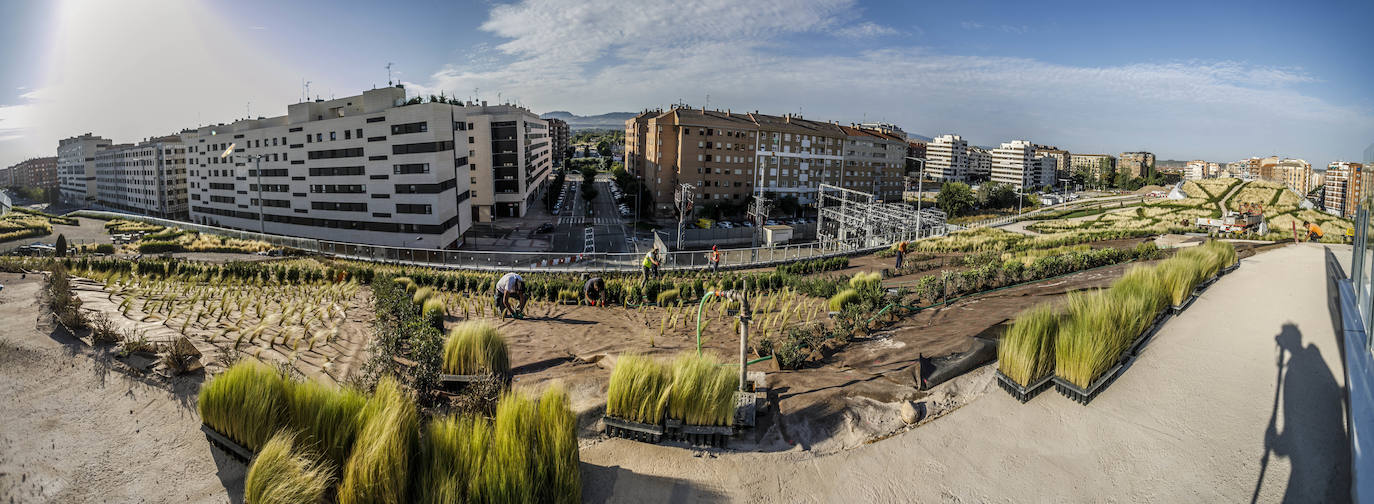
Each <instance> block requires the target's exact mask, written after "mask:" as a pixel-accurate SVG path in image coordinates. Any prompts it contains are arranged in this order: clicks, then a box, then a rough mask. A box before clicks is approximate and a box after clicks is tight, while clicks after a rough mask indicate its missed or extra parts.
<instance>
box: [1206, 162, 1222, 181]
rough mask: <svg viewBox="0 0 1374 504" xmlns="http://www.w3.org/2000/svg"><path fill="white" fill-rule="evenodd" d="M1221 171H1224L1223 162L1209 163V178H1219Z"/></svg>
mask: <svg viewBox="0 0 1374 504" xmlns="http://www.w3.org/2000/svg"><path fill="white" fill-rule="evenodd" d="M1221 173H1222V172H1221V164H1220V163H1210V162H1209V163H1207V177H1208V178H1217V177H1220V176H1221Z"/></svg>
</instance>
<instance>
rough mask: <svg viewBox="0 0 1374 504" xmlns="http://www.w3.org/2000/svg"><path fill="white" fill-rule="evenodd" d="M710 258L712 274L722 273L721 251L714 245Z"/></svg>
mask: <svg viewBox="0 0 1374 504" xmlns="http://www.w3.org/2000/svg"><path fill="white" fill-rule="evenodd" d="M709 257H710V259H711V272H712V273H714V272H716V271H720V249H718V248H716V246H715V245H712V246H711V253H710V254H709Z"/></svg>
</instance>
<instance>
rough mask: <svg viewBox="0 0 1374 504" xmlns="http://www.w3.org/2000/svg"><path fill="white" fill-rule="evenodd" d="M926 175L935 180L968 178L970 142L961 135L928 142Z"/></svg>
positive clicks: (939, 137) (944, 136) (937, 138)
mask: <svg viewBox="0 0 1374 504" xmlns="http://www.w3.org/2000/svg"><path fill="white" fill-rule="evenodd" d="M926 176H928V177H930V178H932V179H935V180H946V181H966V180H968V177H969V154H968V142H967V141H965V140H964V139H963V138H962V137H960V136H959V135H941V136H938V137H935V138H933V139H931V141H930V143H928V144H926Z"/></svg>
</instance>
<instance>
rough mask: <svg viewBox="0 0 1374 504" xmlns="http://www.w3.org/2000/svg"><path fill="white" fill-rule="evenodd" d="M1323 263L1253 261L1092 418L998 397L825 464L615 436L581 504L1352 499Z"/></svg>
mask: <svg viewBox="0 0 1374 504" xmlns="http://www.w3.org/2000/svg"><path fill="white" fill-rule="evenodd" d="M1347 250H1348V249H1347ZM1341 253H1342V252H1341V251H1339V250H1337V251H1335V254H1337V255H1340V254H1341ZM1346 254H1348V252H1346ZM1325 263H1326V261H1325V253H1324V250H1323V248H1322V247H1321V246H1317V245H1308V244H1303V245H1296V246H1289V247H1284V248H1281V249H1278V250H1274V251H1270V252H1265V253H1261V254H1259V255H1257V256H1254V257H1251V258H1248V259H1245V260H1243V261H1242V266H1241V268H1240V269H1239V270H1237V271H1235V272H1234V273H1231V274H1230V275H1227V276H1226V277H1224V278H1222V279H1221V280H1219V281H1218V282H1217V283H1216V284H1215V285H1213V286H1212V287H1211V288H1210V289H1208V290H1207V291H1206V292H1205V294H1203V295H1202V296H1201V297H1200V298H1199V299H1198V300H1197V302H1195V303H1193V305H1192V306H1191V307H1190V308H1189V309H1188V310H1187V311H1186V312H1184V313H1183V314H1181V315H1180V316H1178V317H1175V318H1173V319H1172V320H1170V321H1169V322H1168V323H1167V324H1166V325H1165V326H1164V328H1163V329H1162V330H1161V331H1160V332H1159V334H1158V335H1157V336H1156V337H1155V339H1154V340H1153V341H1152V342H1150V344H1149V345H1148V346H1147V347H1146V348H1145V351H1144V353H1143V355H1142V356H1141V358H1140V359H1139V360H1137V361H1136V363H1135V364H1134V365H1133V366H1132V367H1131V368H1130V369H1128V370H1127V371H1126V373H1125V374H1124V375H1123V376H1122V377H1121V378H1120V379H1119V380H1117V381H1116V383H1114V384H1113V385H1111V386H1110V387H1108V388H1107V389H1106V390H1105V391H1104V392H1103V393H1102V394H1101V395H1100V396H1099V397H1097V398H1096V399H1095V400H1094V401H1093V402H1092V403H1090V404H1089V405H1087V406H1082V405H1079V404H1077V403H1074V402H1072V401H1070V400H1068V399H1066V398H1064V397H1062V396H1060V395H1059V394H1058V393H1056V392H1054V391H1053V390H1051V391H1048V392H1045V393H1043V394H1041V395H1040V396H1038V397H1036V398H1035V399H1033V400H1031V401H1030V402H1029V403H1027V404H1024V405H1023V404H1019V403H1017V402H1016V401H1015V400H1014V399H1012V398H1011V397H1009V396H1008V395H1007V394H1005V393H1004V392H1002V391H1001V390H999V389H997V388H996V387H995V386H993V385H988V386H987V388H988V391H987V392H986V395H984V396H983V397H982V398H980V399H977V400H975V401H973V402H972V403H971V404H969V405H967V406H965V407H963V408H961V409H959V410H957V411H955V412H953V413H951V414H949V415H948V416H945V417H943V418H941V419H938V420H936V421H934V422H932V423H930V424H928V425H925V426H923V427H920V428H919V429H915V430H912V431H908V432H906V433H903V434H899V435H897V436H894V437H892V438H890V439H886V440H882V441H878V442H875V443H873V444H869V445H866V446H864V447H861V448H856V449H853V450H848V451H844V452H840V453H837V454H834V455H830V456H824V457H816V456H813V455H811V454H808V453H806V452H801V451H791V452H785V453H776V454H762V453H720V454H717V455H714V456H701V452H694V451H691V450H685V449H682V448H674V447H664V446H654V445H646V444H642V443H635V442H632V441H625V440H620V439H612V440H606V441H602V442H598V443H594V444H592V445H590V446H584V447H583V450H582V460H583V463H584V465H583V467H584V471H583V474H584V482H583V486H584V488H585V489H586V490H585V491H584V497H585V498H586V499H587V500H589V501H603V500H609V501H619V502H628V501H637V500H654V501H664V500H670V499H671V500H675V501H676V499H683V501H695V500H727V499H728V500H732V501H740V502H744V501H747V502H779V503H781V502H813V501H816V502H846V503H851V502H937V501H938V502H1103V501H1119V502H1250V501H1251V500H1252V498H1253V499H1255V500H1256V501H1258V502H1280V501H1289V502H1345V501H1348V500H1349V495H1350V493H1349V492H1350V476H1351V475H1350V444H1349V440H1348V438H1347V434H1346V425H1345V422H1346V416H1345V406H1344V397H1345V392H1344V384H1345V378H1344V373H1343V371H1342V364H1341V350H1340V345H1341V341H1340V340H1339V339H1338V337H1337V332H1336V328H1339V327H1340V321H1339V319H1338V318H1336V319H1333V318H1332V315H1331V311H1330V310H1329V309H1328V304H1327V302H1328V300H1329V299H1330V298H1331V297H1332V296H1334V295H1335V293H1334V292H1333V291H1331V290H1330V289H1331V288H1332V285H1333V284H1331V283H1329V282H1327V276H1326V275H1327V270H1326V264H1325Z"/></svg>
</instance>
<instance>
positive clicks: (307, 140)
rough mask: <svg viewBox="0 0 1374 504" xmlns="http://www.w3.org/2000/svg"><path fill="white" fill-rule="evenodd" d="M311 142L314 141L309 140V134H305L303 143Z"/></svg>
mask: <svg viewBox="0 0 1374 504" xmlns="http://www.w3.org/2000/svg"><path fill="white" fill-rule="evenodd" d="M311 142H314V140H311V139H310V135H306V136H305V143H311Z"/></svg>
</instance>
